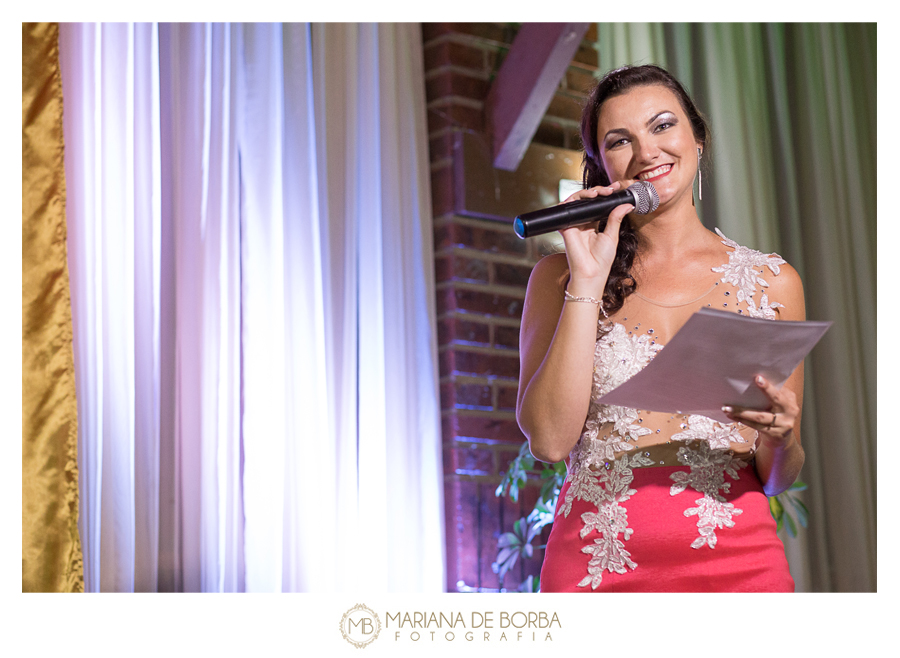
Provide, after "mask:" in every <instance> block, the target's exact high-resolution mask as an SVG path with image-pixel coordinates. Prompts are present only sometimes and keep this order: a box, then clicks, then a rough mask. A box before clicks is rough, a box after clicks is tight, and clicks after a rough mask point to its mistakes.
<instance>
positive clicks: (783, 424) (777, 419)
mask: <svg viewBox="0 0 900 658" xmlns="http://www.w3.org/2000/svg"><path fill="white" fill-rule="evenodd" d="M755 381H756V385H757V386H759V388H760V390H762V392H763V393H764V394H765V395H766V397H767V398H769V401H770V402H771V404H770V405H769V408H768V409H766V410H759V409H748V408H746V407H730V406H726V407H722V411H724V412H725V415H726V416H728V417H729V418H730V419H731V420H733V421H735V422H737V423H743V424H744V425H746V426H747V427H752V428H753V429H755V430H757V431H758V432H759V433H760V434H761V435H762V436H761V437H760V438H761V439H762V440H763V441H765V442H766V443H768V444H769V445H770V446H772V447H773V448H784V447H786V446H787V445H788V443H790V441H791V439H792V438H793V434H794V427H795V425H796V423H797V418H798V416H799V415H800V405H799V404H798V403H797V396H796V395H795V394H794V392H793V391H792V390H791V389H790V388H788V387H787V386H782V387H781V388H776V387H775V386H774V385H773V384H772V383H771V382H769V381H768V380H767V379H766V378H765V377H763V376H762V375H757V377H756V380H755Z"/></svg>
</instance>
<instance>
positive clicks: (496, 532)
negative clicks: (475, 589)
mask: <svg viewBox="0 0 900 658" xmlns="http://www.w3.org/2000/svg"><path fill="white" fill-rule="evenodd" d="M478 488H479V494H480V495H479V498H480V500H479V503H480V505H479V519H478V520H479V522H480V532H478V530H479V528H478V527H476V528H473V530H475V531H476V532H478V538H479V541H478V547H477V548H478V551H479V556H478V557H479V558H480V559H479V561H478V562H479V566H480V573H479V583H478V584H479V586H481V587H488V588H497V587H499V586H500V581H499V578H498V576H497V574H495V573H494V571H493V569H492V568H491V565H492V564H493V562H494V561H495V560H496V559H497V540H498V539H499V538H500V528H501V527H502V516H503V511H505V510H503V511H501V510H502V509H503V508H504V507H506V505H505V504H504V502H505V501H504V500H503V499H501V498H497V497H496V496H495V495H494V491H495V489H496V488H497V485H496V483H492V482H480V483H479V487H478Z"/></svg>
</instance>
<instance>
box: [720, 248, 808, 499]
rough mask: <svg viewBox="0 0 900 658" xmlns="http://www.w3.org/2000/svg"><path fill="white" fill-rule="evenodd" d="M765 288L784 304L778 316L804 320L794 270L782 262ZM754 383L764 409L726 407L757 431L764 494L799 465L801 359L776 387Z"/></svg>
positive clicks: (776, 489)
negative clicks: (764, 402) (765, 399)
mask: <svg viewBox="0 0 900 658" xmlns="http://www.w3.org/2000/svg"><path fill="white" fill-rule="evenodd" d="M772 281H773V283H772V285H771V286H770V288H769V290H767V291H766V292H767V293H768V294H769V295H772V297H773V298H775V299H778V300H779V302H780V303H782V304H784V308H779V309H778V311H779V320H805V319H806V308H805V305H804V301H803V284H802V282H801V281H800V276H799V275H798V274H797V272H796V270H794V268H792V267H791V266H789V265H783V266H782V272H781V274H779V275H778V276H777V277H774V280H772ZM756 384H757V386H759V387H760V389H761V390H762V392H763V393H765V395H766V397H768V398H769V401H770V404H769V407H768V408H767V409H765V410H756V409H739V408H734V409H730V410H729V408H726V409H725V411H726V414H727V415H728V417H729V418H731V419H732V420H735V421H738V422H741V423H743V424H745V425H747V426H749V427H753V428H754V429H756V430H757V431H758V432H759V438H758V439H757V441H756V459H755V462H756V472H757V474H758V475H759V479H760V480H761V481H762V484H763V490H764V491H765V493H766V495H768V496H774V495H775V494H779V493H781V492H782V491H785V490H786V489H788V488H789V487H790V486H791V485H792V484H793V483H794V481H795V480H796V479H797V476H798V475H800V469H801V468H802V467H803V462H804V460H805V457H806V456H805V453H804V452H803V446H801V445H800V415H801V412H802V408H803V363H802V362H801V363H800V365H798V366H797V368H796V369H795V370H794V372H793V373H792V374H791V376H790V377H788V379H787V381H786V382H785V383H784V385H783V386H782V387H781V388H780V389H779V388H776V387H775V386H773V385H772V384H771V383H770V382H767V381H766V380H765V379H764V378H763V377H758V378H757V382H756Z"/></svg>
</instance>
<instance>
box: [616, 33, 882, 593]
mask: <svg viewBox="0 0 900 658" xmlns="http://www.w3.org/2000/svg"><path fill="white" fill-rule="evenodd" d="M598 42H599V50H600V68H601V70H602V71H606V70H609V69H612V68H616V67H618V66H622V65H625V64H650V63H653V64H659V65H661V66H664V67H666V68H667V69H668V70H669V71H670V72H672V73H673V74H674V75H675V76H676V77H677V78H678V79H679V80H681V81H682V83H683V84H684V85H685V86H686V88H687V89H688V91H689V93H691V95H692V96H693V97H694V99H695V101H696V102H697V104H698V106H699V107H700V109H701V111H702V112H704V114H705V115H706V116H707V117H708V119H709V120H710V123H711V126H712V148H711V151H710V152H709V153H708V154H707V156H708V157H704V161H705V163H704V169H703V201H702V202H700V204H699V211H700V214H701V217H702V219H703V222H704V224H705V225H706V226H708V227H710V228H712V227H714V226H716V227H719V228H720V229H721V230H722V232H723V233H724V234H725V235H727V236H728V237H730V238H732V239H734V240H737V241H738V242H739V243H741V244H745V245H747V246H749V247H753V248H755V249H759V250H761V251H766V252H770V251H775V252H778V253H779V254H781V255H782V256H783V257H784V258H786V259H787V260H788V262H790V263H791V264H792V265H793V266H794V267H796V268H797V270H798V271H799V272H800V275H801V277H802V278H803V281H804V287H805V291H806V305H807V316H808V317H809V318H810V319H815V320H831V321H833V322H834V324H833V326H832V328H831V329H830V331H829V332H828V334H826V337H825V338H824V339H823V341H822V342H821V343H820V344H819V345H818V346H817V347H816V349H815V350H814V351H813V353H812V355H811V356H810V357H809V358H808V359H807V361H806V386H805V398H804V409H803V432H802V439H803V445H804V448H805V450H806V455H807V461H806V465H805V466H804V469H803V472H802V473H801V476H800V477H801V479H802V480H804V481H805V482H807V483H808V484H809V490H808V491H807V492H806V493H805V495H804V500H805V502H806V504H807V505H808V507H809V508H810V517H811V518H810V526H809V528H808V529H807V530H805V531H801V535H800V536H799V537H797V538H796V539H790V538H788V539H787V541H786V550H787V553H788V559H789V562H790V564H791V571H792V573H793V574H794V579H795V581H796V582H797V589H798V591H838V592H872V591H875V590H876V505H877V501H876V490H877V481H876V458H875V455H876V384H875V376H876V340H875V327H876V306H875V293H876V288H875V286H876V263H875V254H876V248H875V235H876V228H875V227H876V183H875V176H876V172H875V164H876V83H877V77H876V25H875V24H873V23H853V24H840V23H828V24H815V23H802V24H799V23H798V24H793V23H792V24H761V23H754V24H740V23H728V24H697V23H692V24H660V23H656V24H604V23H601V24H599V26H598Z"/></svg>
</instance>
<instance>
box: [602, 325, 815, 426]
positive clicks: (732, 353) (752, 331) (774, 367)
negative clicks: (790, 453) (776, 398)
mask: <svg viewBox="0 0 900 658" xmlns="http://www.w3.org/2000/svg"><path fill="white" fill-rule="evenodd" d="M830 326H831V322H811V321H806V322H791V321H776V320H763V319H759V318H749V317H745V316H743V315H738V314H736V313H729V312H727V311H718V310H713V309H701V310H699V311H697V312H696V313H694V315H692V316H691V317H690V318H689V319H688V321H687V322H686V323H685V324H684V326H683V327H682V328H681V330H679V332H678V333H677V334H675V336H674V337H673V338H672V340H671V341H669V343H668V344H667V345H665V346H664V348H663V349H662V350H661V351H660V352H659V353H658V354H657V355H656V356H655V357H654V359H653V360H652V361H651V362H650V363H649V365H647V367H646V368H644V369H643V370H641V371H640V372H639V373H638V374H636V375H635V376H634V377H632V378H631V379H629V380H628V381H627V382H625V383H624V384H622V385H621V386H619V387H618V388H616V389H614V390H612V391H610V392H609V393H607V394H606V395H604V396H603V397H601V398H600V400H599V402H600V403H601V404H614V405H619V406H622V407H631V408H634V409H645V410H647V411H662V412H666V413H683V414H699V415H701V416H708V417H709V418H713V419H714V420H718V421H721V422H724V423H730V422H731V421H730V420H729V419H728V417H727V416H726V415H725V414H724V413H722V407H723V406H724V405H726V404H728V405H734V406H742V407H752V408H758V409H765V408H766V407H767V406H768V405H769V401H768V398H766V396H765V395H764V394H763V393H762V391H760V390H759V388H758V387H757V386H756V384H755V383H754V382H753V379H754V378H755V377H756V375H763V376H764V377H766V378H767V379H768V380H769V381H771V382H772V383H774V384H775V385H776V386H780V385H781V384H783V383H784V381H785V380H786V379H787V378H788V377H789V376H790V374H791V373H792V372H793V371H794V368H796V367H797V364H799V363H800V362H801V361H802V360H803V358H804V357H805V356H806V355H807V354H808V353H809V351H810V350H811V349H812V348H813V346H814V345H815V344H816V343H817V342H819V339H820V338H822V336H823V335H824V334H825V332H826V331H827V330H828V327H830Z"/></svg>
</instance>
